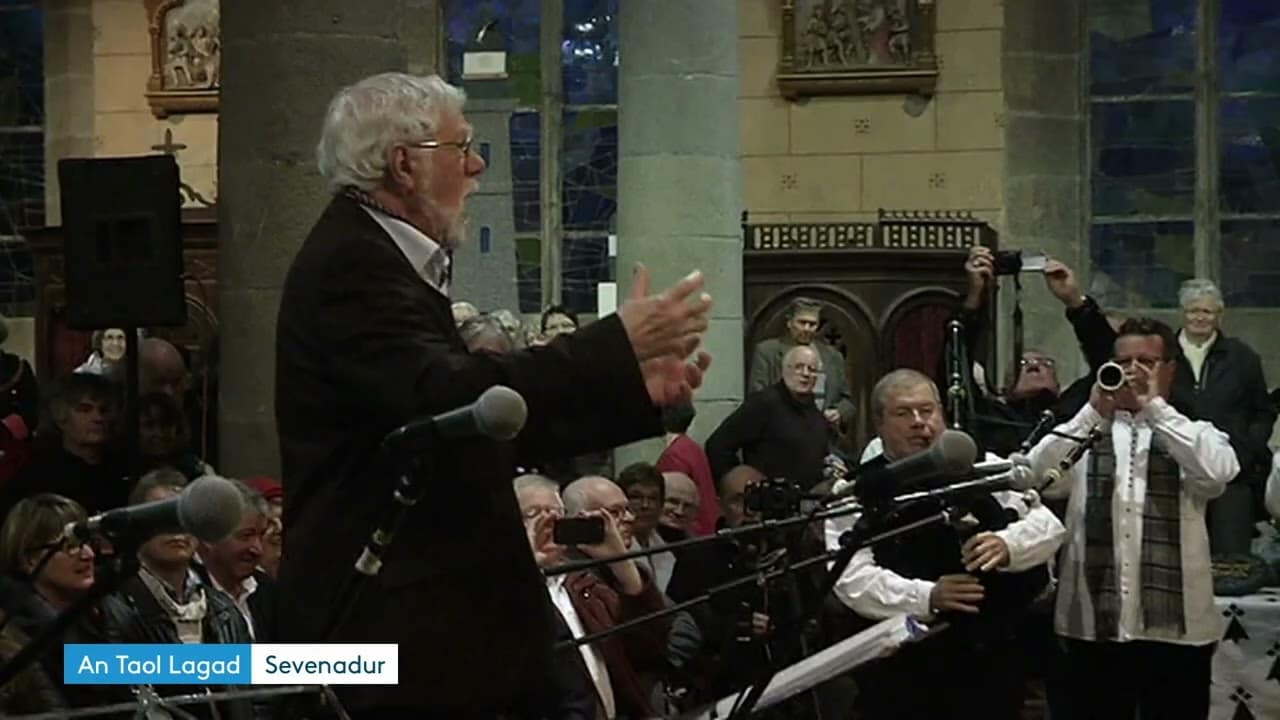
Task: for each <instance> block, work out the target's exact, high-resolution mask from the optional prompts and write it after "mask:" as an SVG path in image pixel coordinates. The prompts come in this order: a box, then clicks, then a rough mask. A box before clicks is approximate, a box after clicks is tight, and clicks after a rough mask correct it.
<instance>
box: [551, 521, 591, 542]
mask: <svg viewBox="0 0 1280 720" xmlns="http://www.w3.org/2000/svg"><path fill="white" fill-rule="evenodd" d="M551 539H552V540H554V541H555V543H556V544H557V545H599V544H600V543H602V542H604V518H602V517H583V518H578V517H570V518H560V519H558V520H556V524H555V527H553V528H552V529H551Z"/></svg>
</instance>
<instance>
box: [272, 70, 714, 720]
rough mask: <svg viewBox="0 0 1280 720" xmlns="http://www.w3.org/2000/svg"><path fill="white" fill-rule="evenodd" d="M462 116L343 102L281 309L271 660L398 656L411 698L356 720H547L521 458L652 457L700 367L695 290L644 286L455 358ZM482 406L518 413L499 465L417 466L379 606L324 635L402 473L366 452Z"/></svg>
mask: <svg viewBox="0 0 1280 720" xmlns="http://www.w3.org/2000/svg"><path fill="white" fill-rule="evenodd" d="M463 102H464V96H463V94H462V92H461V91H460V90H459V89H457V88H454V87H452V86H450V85H449V84H447V83H445V82H444V81H443V80H441V79H440V78H439V77H436V76H430V77H417V76H412V75H405V74H402V73H385V74H381V75H375V76H373V77H369V78H366V79H364V80H361V81H360V82H357V83H356V84H354V85H351V86H349V87H346V88H344V89H342V90H341V91H339V92H338V93H337V95H336V96H335V97H334V99H333V101H332V102H331V103H330V105H329V108H328V110H327V112H326V114H325V117H324V123H323V129H322V134H321V138H320V142H319V145H318V147H317V157H318V164H319V168H320V172H321V174H322V175H323V176H324V177H325V179H326V180H327V181H328V183H329V185H330V187H331V188H332V190H333V193H334V196H333V199H332V200H331V202H330V203H329V205H328V206H327V208H326V209H325V211H324V213H323V215H322V216H321V217H320V219H319V220H318V221H317V223H316V225H315V226H314V227H313V228H312V230H311V233H310V234H309V236H308V237H307V239H306V241H305V242H304V243H303V245H302V247H301V249H300V250H299V252H298V254H297V256H296V257H295V258H294V261H293V265H292V267H291V268H290V270H289V274H288V277H287V278H286V280H285V284H284V291H283V297H282V298H281V303H280V315H279V319H278V322H277V339H276V398H275V409H276V418H277V425H278V428H279V435H280V451H281V458H282V465H283V481H284V487H285V510H284V512H285V526H286V527H288V528H289V533H288V535H287V537H286V539H285V549H284V559H283V561H282V563H281V567H280V584H281V590H282V593H283V595H284V602H285V606H287V607H289V608H290V612H289V613H286V614H285V615H284V617H283V626H282V628H281V629H282V632H283V638H285V639H288V640H292V641H310V642H320V641H337V642H379V641H380V642H396V643H398V644H399V648H400V650H399V652H400V672H401V675H402V677H406V678H411V679H412V681H406V682H402V683H400V684H399V685H398V686H395V687H379V688H376V689H372V688H368V687H357V686H350V687H347V688H344V689H343V690H341V691H340V694H341V695H342V698H343V702H344V704H345V705H346V707H348V708H349V709H353V710H354V712H355V714H356V715H358V716H368V717H424V716H438V717H459V716H476V715H481V714H488V715H499V714H510V713H515V714H517V715H521V714H530V715H533V714H537V713H539V711H540V708H543V707H549V706H550V705H551V704H553V699H550V698H547V697H546V696H545V695H546V683H543V682H542V677H541V673H542V672H543V671H544V670H545V668H546V666H547V664H548V661H549V657H550V655H549V653H550V652H551V636H552V622H551V615H550V614H549V613H550V608H549V606H548V603H547V601H546V590H545V585H544V584H543V582H542V578H541V576H540V575H539V573H538V571H537V568H536V567H535V566H534V563H533V561H532V559H531V558H530V556H529V550H528V545H527V542H526V540H525V536H524V532H523V529H522V527H521V523H520V516H519V512H518V509H517V507H516V501H515V498H514V497H513V495H512V493H511V489H510V482H509V479H510V478H511V477H512V476H513V475H514V474H515V473H514V469H515V457H516V452H517V450H518V451H519V452H520V453H521V454H522V456H524V457H527V458H529V461H533V462H536V461H539V460H541V459H545V458H546V457H548V456H550V457H563V456H568V455H575V454H579V453H582V452H585V451H590V450H599V449H603V448H608V447H614V446H617V445H620V444H623V443H627V442H631V441H633V440H637V439H639V438H642V437H645V436H651V435H657V434H659V433H660V432H661V424H660V417H659V406H663V405H666V404H670V403H675V402H681V401H684V400H687V399H688V398H689V397H690V395H691V394H692V391H693V388H694V387H697V386H698V385H699V384H700V383H701V379H702V372H703V370H704V369H705V368H706V367H707V364H708V363H709V361H710V358H709V357H708V356H706V355H705V354H701V353H700V354H697V355H696V356H694V359H693V360H692V361H690V360H688V359H687V358H689V357H690V356H691V355H693V353H694V350H695V349H696V347H697V345H698V343H699V342H700V339H701V335H702V333H703V332H704V331H705V330H706V328H707V310H708V308H709V307H710V302H711V301H710V298H709V297H708V296H706V295H705V294H703V293H701V288H702V286H703V282H704V281H703V278H702V275H701V274H700V273H693V274H690V275H689V276H688V277H686V278H685V279H683V280H681V281H680V282H679V283H677V284H676V285H675V286H673V287H672V288H670V289H668V290H667V291H665V292H662V293H660V294H657V295H650V293H649V279H648V274H647V271H645V270H644V269H643V268H642V267H641V268H638V269H637V272H636V275H635V277H634V281H633V287H632V292H631V296H630V297H629V299H628V300H627V301H626V302H625V303H623V304H622V305H621V307H620V308H619V310H618V312H617V313H616V314H615V315H612V316H609V317H606V318H602V319H600V320H598V321H596V322H594V323H592V324H591V325H590V326H589V327H587V328H584V329H583V330H582V331H580V332H578V333H575V334H573V335H569V336H565V337H562V338H557V339H556V340H555V341H553V342H552V343H550V345H549V346H548V347H546V348H535V349H533V350H528V351H518V352H514V353H510V354H506V355H496V354H493V353H476V354H472V353H469V352H468V351H467V349H466V347H465V346H464V344H463V341H462V339H461V338H460V337H459V335H458V331H457V328H456V326H455V324H454V319H453V313H452V308H451V305H450V299H449V274H450V273H449V263H450V260H449V252H450V250H452V249H453V248H455V247H457V246H458V244H459V243H460V242H462V240H463V236H464V235H465V221H464V219H465V217H466V213H465V205H466V200H467V197H468V196H469V195H470V194H471V193H472V192H474V191H475V190H476V188H477V185H478V180H479V176H480V174H481V173H483V172H484V169H485V161H484V160H483V159H482V158H481V157H480V155H479V154H478V153H477V152H475V147H474V145H473V139H474V138H473V135H472V128H471V125H470V124H469V123H468V122H467V119H466V117H465V116H464V114H463ZM495 385H507V386H510V387H512V388H514V389H515V390H516V391H518V392H519V393H520V394H521V395H523V396H524V398H525V401H526V402H527V404H528V422H527V423H526V424H525V425H524V430H523V432H522V433H521V434H520V435H519V436H518V437H517V438H516V439H515V444H514V445H512V444H505V443H495V442H492V441H489V440H485V439H464V440H454V441H451V442H448V443H443V442H441V443H437V444H435V445H433V446H431V448H430V449H429V450H428V451H426V452H424V453H422V454H421V456H420V457H419V461H420V463H421V467H422V472H423V474H424V476H425V477H426V478H428V479H429V480H430V482H431V485H430V487H431V490H430V492H431V493H432V500H431V501H430V502H422V503H418V504H417V505H415V506H414V507H413V508H412V509H411V510H409V511H408V517H407V518H406V520H405V522H404V524H403V526H402V528H401V530H400V532H399V534H398V536H397V538H396V542H395V544H394V545H393V546H392V547H391V549H390V550H389V551H388V552H387V554H386V557H385V558H384V565H383V568H382V571H381V575H380V577H379V580H378V588H377V591H376V592H369V593H365V594H364V595H363V601H362V602H361V603H359V604H358V605H357V606H356V607H355V608H354V609H352V611H351V612H350V613H349V615H347V617H348V618H349V619H347V620H346V622H344V623H342V624H341V625H340V626H338V627H336V628H333V629H332V631H330V632H326V629H327V628H329V627H330V624H331V622H332V620H333V618H334V617H335V616H336V613H338V612H339V608H337V607H334V605H335V603H336V602H337V598H338V593H337V588H338V587H339V585H340V584H339V583H337V582H334V576H333V567H334V562H335V561H338V562H340V563H343V562H346V561H347V560H350V559H351V558H354V557H356V556H357V555H358V553H359V551H360V548H361V547H362V546H363V544H364V542H365V541H366V539H367V538H368V535H369V532H370V530H371V529H372V527H373V525H374V523H375V520H376V518H377V516H378V514H379V511H380V509H381V508H382V506H383V505H384V504H385V503H387V502H388V501H389V500H390V493H391V487H392V478H393V476H394V474H395V473H396V471H397V470H399V469H400V467H399V466H398V464H397V463H394V462H389V463H380V462H377V461H376V460H375V452H374V450H375V449H376V448H377V447H378V445H379V443H380V441H381V439H382V437H383V436H384V435H385V434H386V433H387V432H388V431H390V430H391V429H393V428H395V427H397V426H399V425H402V424H404V423H407V422H409V421H410V420H412V419H414V418H420V417H424V416H429V415H431V414H434V413H440V412H443V411H446V410H449V409H453V408H457V407H460V406H463V405H466V404H468V403H470V402H472V401H474V400H475V399H476V398H477V397H478V396H479V395H480V394H481V393H482V392H484V391H485V390H486V389H488V388H491V387H493V386H495ZM601 417H610V418H612V420H611V421H610V422H600V418H601ZM343 558H346V559H347V560H342V559H343Z"/></svg>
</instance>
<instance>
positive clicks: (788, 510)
mask: <svg viewBox="0 0 1280 720" xmlns="http://www.w3.org/2000/svg"><path fill="white" fill-rule="evenodd" d="M803 497H804V493H802V492H800V488H798V487H796V485H795V483H793V482H791V481H790V480H787V479H786V478H766V479H764V480H761V481H760V482H758V483H756V484H754V485H748V486H747V488H746V490H745V491H743V494H742V506H743V507H744V508H745V509H746V511H747V512H750V513H757V514H759V515H760V516H761V517H763V518H765V519H766V520H768V519H774V518H784V517H790V516H792V515H797V514H799V512H800V500H801V499H803Z"/></svg>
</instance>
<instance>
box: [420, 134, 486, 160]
mask: <svg viewBox="0 0 1280 720" xmlns="http://www.w3.org/2000/svg"><path fill="white" fill-rule="evenodd" d="M474 143H475V137H474V136H471V135H468V136H467V139H466V140H455V141H453V142H445V141H443V140H423V141H421V142H416V143H409V147H416V148H422V149H424V150H436V149H438V148H442V147H456V148H458V149H459V150H461V151H462V156H463V157H466V156H467V155H468V154H470V152H471V146H472V145H473V144H474Z"/></svg>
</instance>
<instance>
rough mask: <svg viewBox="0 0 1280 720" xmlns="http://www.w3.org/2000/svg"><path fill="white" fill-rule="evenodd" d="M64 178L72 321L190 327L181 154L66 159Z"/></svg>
mask: <svg viewBox="0 0 1280 720" xmlns="http://www.w3.org/2000/svg"><path fill="white" fill-rule="evenodd" d="M58 182H59V184H60V186H61V190H62V232H63V263H64V269H65V272H66V283H67V314H66V321H67V325H68V326H70V327H72V328H75V329H77V330H97V329H101V328H109V327H118V328H128V327H146V326H161V327H165V326H168V327H174V326H182V325H185V324H186V322H187V303H186V299H185V297H184V295H185V293H184V288H183V281H182V218H181V199H180V196H179V192H178V162H177V160H175V159H174V157H173V156H172V155H148V156H144V157H127V158H67V159H63V160H59V161H58Z"/></svg>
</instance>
